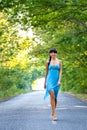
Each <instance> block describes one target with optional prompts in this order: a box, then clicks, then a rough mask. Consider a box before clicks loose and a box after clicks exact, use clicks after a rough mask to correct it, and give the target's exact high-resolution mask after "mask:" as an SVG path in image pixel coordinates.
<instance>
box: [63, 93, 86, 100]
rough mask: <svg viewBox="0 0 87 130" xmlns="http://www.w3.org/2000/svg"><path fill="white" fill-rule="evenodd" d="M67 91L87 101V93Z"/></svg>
mask: <svg viewBox="0 0 87 130" xmlns="http://www.w3.org/2000/svg"><path fill="white" fill-rule="evenodd" d="M65 93H68V94H70V95H73V96H75V97H76V98H79V99H80V100H83V101H87V94H85V93H75V92H65Z"/></svg>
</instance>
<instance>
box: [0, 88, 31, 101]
mask: <svg viewBox="0 0 87 130" xmlns="http://www.w3.org/2000/svg"><path fill="white" fill-rule="evenodd" d="M29 92H33V91H32V90H29V89H18V88H16V87H15V88H11V89H9V90H8V91H6V92H5V93H3V92H0V102H2V101H6V100H8V99H10V98H12V97H15V96H17V95H19V94H23V93H29Z"/></svg>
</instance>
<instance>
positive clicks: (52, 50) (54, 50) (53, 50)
mask: <svg viewBox="0 0 87 130" xmlns="http://www.w3.org/2000/svg"><path fill="white" fill-rule="evenodd" d="M52 52H54V53H57V50H56V49H55V48H51V49H50V51H49V53H52Z"/></svg>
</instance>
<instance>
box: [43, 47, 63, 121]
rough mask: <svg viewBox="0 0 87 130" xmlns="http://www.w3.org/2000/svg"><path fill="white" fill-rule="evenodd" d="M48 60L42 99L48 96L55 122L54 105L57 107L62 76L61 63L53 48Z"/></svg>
mask: <svg viewBox="0 0 87 130" xmlns="http://www.w3.org/2000/svg"><path fill="white" fill-rule="evenodd" d="M49 54H50V58H49V61H48V62H47V63H46V76H45V83H44V88H45V89H46V93H45V96H44V99H46V97H47V96H48V95H49V94H50V99H51V107H52V120H57V117H56V105H57V95H58V91H59V89H60V84H61V76H62V62H61V60H59V59H57V58H56V57H57V50H56V49H55V48H52V49H50V51H49Z"/></svg>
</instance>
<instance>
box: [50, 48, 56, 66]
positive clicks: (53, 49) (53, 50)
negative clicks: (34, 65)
mask: <svg viewBox="0 0 87 130" xmlns="http://www.w3.org/2000/svg"><path fill="white" fill-rule="evenodd" d="M52 52H54V53H57V50H56V49H55V48H51V49H50V51H49V53H52ZM50 61H51V56H50V58H49V61H48V66H49V64H50Z"/></svg>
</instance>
